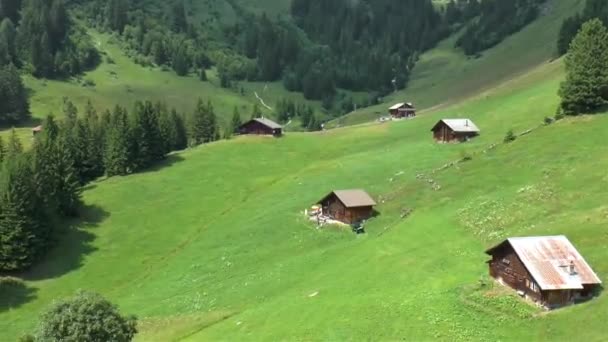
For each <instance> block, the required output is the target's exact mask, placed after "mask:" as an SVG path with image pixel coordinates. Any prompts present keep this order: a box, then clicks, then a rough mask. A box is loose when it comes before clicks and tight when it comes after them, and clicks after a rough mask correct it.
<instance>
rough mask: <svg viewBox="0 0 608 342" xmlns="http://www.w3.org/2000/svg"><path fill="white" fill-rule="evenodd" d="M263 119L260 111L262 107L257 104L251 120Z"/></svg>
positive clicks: (254, 106)
mask: <svg viewBox="0 0 608 342" xmlns="http://www.w3.org/2000/svg"><path fill="white" fill-rule="evenodd" d="M261 117H262V111H261V110H260V105H258V104H257V103H255V104H254V105H253V110H252V112H251V118H252V119H257V118H261Z"/></svg>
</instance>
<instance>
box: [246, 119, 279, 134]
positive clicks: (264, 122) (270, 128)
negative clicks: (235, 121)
mask: <svg viewBox="0 0 608 342" xmlns="http://www.w3.org/2000/svg"><path fill="white" fill-rule="evenodd" d="M239 133H240V134H254V135H273V136H275V137H280V136H282V135H283V126H281V125H279V124H278V123H276V122H274V121H272V120H270V119H266V118H255V119H251V120H249V121H247V122H245V123H244V124H242V125H241V127H240V128H239Z"/></svg>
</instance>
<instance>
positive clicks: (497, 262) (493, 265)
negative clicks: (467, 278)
mask: <svg viewBox="0 0 608 342" xmlns="http://www.w3.org/2000/svg"><path fill="white" fill-rule="evenodd" d="M488 264H489V266H490V275H491V276H492V277H493V278H495V279H497V280H498V281H499V282H501V283H503V284H505V285H507V286H509V287H511V288H513V289H515V290H517V291H521V292H523V293H524V295H525V296H526V297H528V298H530V299H532V300H534V301H536V302H538V301H542V293H541V291H540V288H539V286H538V284H536V282H535V281H534V278H533V277H532V275H531V274H530V272H528V270H527V269H526V267H525V266H524V264H523V263H522V262H521V260H520V259H519V257H518V256H517V254H516V253H515V251H514V250H513V249H512V248H507V247H506V246H503V247H501V248H500V249H498V250H496V251H495V253H494V254H493V255H492V260H490V261H488Z"/></svg>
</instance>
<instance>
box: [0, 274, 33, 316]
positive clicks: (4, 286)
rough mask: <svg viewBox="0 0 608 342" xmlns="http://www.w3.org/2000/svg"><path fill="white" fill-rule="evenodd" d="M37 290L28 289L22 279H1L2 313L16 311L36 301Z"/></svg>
mask: <svg viewBox="0 0 608 342" xmlns="http://www.w3.org/2000/svg"><path fill="white" fill-rule="evenodd" d="M35 293H36V289H34V288H31V287H28V286H27V285H26V284H25V283H24V282H23V281H22V280H21V279H17V278H13V277H6V278H2V277H0V312H3V311H6V310H11V309H16V308H18V307H19V306H21V305H23V304H25V303H27V302H29V301H31V300H33V299H35Z"/></svg>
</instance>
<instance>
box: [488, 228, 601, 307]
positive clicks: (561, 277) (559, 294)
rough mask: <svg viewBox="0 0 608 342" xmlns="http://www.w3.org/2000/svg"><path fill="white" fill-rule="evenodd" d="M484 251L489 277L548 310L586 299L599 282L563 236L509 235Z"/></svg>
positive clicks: (597, 287) (594, 290)
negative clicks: (517, 236) (515, 236)
mask: <svg viewBox="0 0 608 342" xmlns="http://www.w3.org/2000/svg"><path fill="white" fill-rule="evenodd" d="M486 253H487V254H488V255H490V256H492V260H489V261H488V265H489V268H490V275H491V276H492V277H494V278H495V279H497V280H498V281H499V282H500V283H502V284H504V285H507V286H509V287H511V288H513V289H515V290H517V292H518V293H519V294H520V295H522V296H524V297H526V298H529V299H531V300H533V301H535V302H536V303H538V304H539V305H542V306H544V307H546V308H549V309H553V308H558V307H561V306H564V305H569V304H573V303H576V302H579V301H584V300H587V299H590V298H592V297H593V295H594V294H595V293H596V291H597V290H598V289H599V287H600V284H601V283H602V282H601V281H600V279H599V278H598V276H597V275H596V274H595V273H594V272H593V270H592V269H591V267H589V265H588V264H587V262H586V261H585V259H583V257H582V256H581V255H580V254H579V252H578V251H577V250H576V248H574V246H573V245H572V243H570V241H569V240H568V238H567V237H565V236H541V237H521V238H510V239H507V240H505V241H503V242H502V243H500V244H498V245H497V246H495V247H492V248H490V249H488V250H487V251H486Z"/></svg>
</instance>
